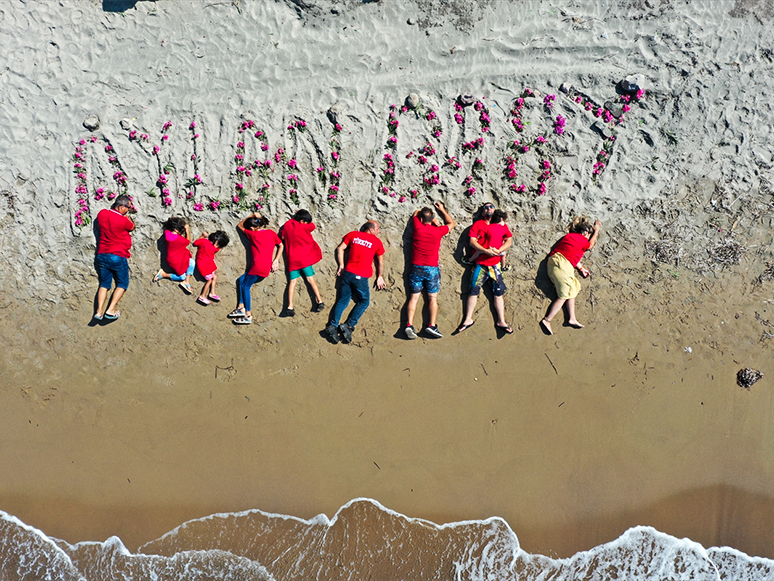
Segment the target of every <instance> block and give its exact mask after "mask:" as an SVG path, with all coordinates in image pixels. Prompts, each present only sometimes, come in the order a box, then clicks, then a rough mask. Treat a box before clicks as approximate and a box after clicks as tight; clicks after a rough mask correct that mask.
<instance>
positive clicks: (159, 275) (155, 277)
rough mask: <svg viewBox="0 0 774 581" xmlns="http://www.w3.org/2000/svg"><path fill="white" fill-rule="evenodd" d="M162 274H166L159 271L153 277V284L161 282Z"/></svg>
mask: <svg viewBox="0 0 774 581" xmlns="http://www.w3.org/2000/svg"><path fill="white" fill-rule="evenodd" d="M162 274H164V271H163V270H161V269H159V271H158V272H157V273H156V274H154V275H153V282H160V281H161V279H162V276H161V275H162Z"/></svg>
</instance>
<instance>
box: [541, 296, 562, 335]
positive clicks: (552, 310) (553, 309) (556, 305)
mask: <svg viewBox="0 0 774 581" xmlns="http://www.w3.org/2000/svg"><path fill="white" fill-rule="evenodd" d="M566 300H567V299H556V300H555V301H554V302H553V303H551V306H550V307H549V308H548V314H547V315H546V316H545V317H544V318H543V320H542V321H540V324H541V325H543V327H545V329H546V330H547V331H548V333H549V335H553V334H554V331H553V329H551V321H552V320H553V318H554V317H555V316H556V313H558V312H559V311H560V310H561V309H562V306H563V305H564V303H565V301H566Z"/></svg>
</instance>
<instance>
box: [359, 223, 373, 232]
mask: <svg viewBox="0 0 774 581" xmlns="http://www.w3.org/2000/svg"><path fill="white" fill-rule="evenodd" d="M374 228H376V222H374V221H373V220H369V221H368V222H366V223H365V224H363V225H362V226H361V227H360V231H361V232H370V231H371V230H373V229H374Z"/></svg>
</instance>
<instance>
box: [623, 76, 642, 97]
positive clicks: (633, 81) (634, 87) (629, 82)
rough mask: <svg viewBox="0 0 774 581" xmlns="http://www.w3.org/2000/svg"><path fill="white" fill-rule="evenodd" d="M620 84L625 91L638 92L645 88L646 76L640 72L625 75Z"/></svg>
mask: <svg viewBox="0 0 774 581" xmlns="http://www.w3.org/2000/svg"><path fill="white" fill-rule="evenodd" d="M619 86H620V87H621V90H622V91H623V92H624V93H636V92H638V91H640V90H642V89H644V88H645V77H644V75H640V74H636V75H629V76H628V77H624V79H623V80H622V81H621V82H620V83H619Z"/></svg>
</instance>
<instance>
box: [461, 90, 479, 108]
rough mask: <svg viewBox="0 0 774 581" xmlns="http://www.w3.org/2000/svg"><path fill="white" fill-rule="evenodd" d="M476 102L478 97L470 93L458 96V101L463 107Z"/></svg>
mask: <svg viewBox="0 0 774 581" xmlns="http://www.w3.org/2000/svg"><path fill="white" fill-rule="evenodd" d="M475 102H476V98H475V97H474V96H473V95H471V94H470V93H461V94H460V95H459V96H458V97H457V103H459V104H460V105H461V106H462V107H469V106H470V105H472V104H473V103H475Z"/></svg>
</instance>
